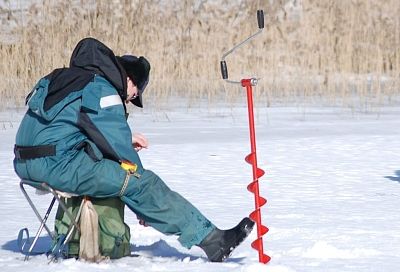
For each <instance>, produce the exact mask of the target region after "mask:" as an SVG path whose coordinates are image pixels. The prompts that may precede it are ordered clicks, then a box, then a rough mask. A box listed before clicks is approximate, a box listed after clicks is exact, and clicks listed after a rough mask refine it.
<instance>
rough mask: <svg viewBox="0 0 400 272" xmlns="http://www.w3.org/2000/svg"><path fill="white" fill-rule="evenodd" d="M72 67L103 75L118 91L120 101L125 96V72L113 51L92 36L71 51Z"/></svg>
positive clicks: (123, 99)
mask: <svg viewBox="0 0 400 272" xmlns="http://www.w3.org/2000/svg"><path fill="white" fill-rule="evenodd" d="M69 66H70V67H71V68H72V67H79V68H83V69H84V70H87V71H93V72H95V73H97V74H99V75H101V76H103V77H105V78H106V79H107V80H108V81H109V82H110V83H111V84H112V85H113V86H114V87H115V88H116V89H117V91H118V94H119V95H120V97H121V99H122V101H125V99H126V97H127V82H126V78H127V75H126V72H125V70H124V69H123V67H122V66H121V64H120V63H119V62H118V60H117V58H116V56H115V55H114V52H113V51H112V50H111V49H110V48H108V47H107V46H106V45H104V44H103V43H102V42H100V41H98V40H96V39H94V38H85V39H83V40H81V41H80V42H79V43H78V44H77V45H76V47H75V49H74V51H73V52H72V55H71V59H70V64H69Z"/></svg>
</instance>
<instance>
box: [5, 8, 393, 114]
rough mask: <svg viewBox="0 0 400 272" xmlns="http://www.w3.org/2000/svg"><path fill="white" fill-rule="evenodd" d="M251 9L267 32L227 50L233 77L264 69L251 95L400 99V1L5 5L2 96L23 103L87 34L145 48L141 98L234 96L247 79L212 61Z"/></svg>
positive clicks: (270, 100)
mask: <svg viewBox="0 0 400 272" xmlns="http://www.w3.org/2000/svg"><path fill="white" fill-rule="evenodd" d="M233 2H234V3H233ZM257 9H263V10H264V12H265V15H266V17H265V26H266V28H265V30H264V31H263V33H262V35H261V36H259V37H258V38H257V39H255V40H254V41H252V42H251V43H250V44H249V45H247V46H246V47H244V48H241V49H239V50H238V51H237V53H236V54H235V55H232V56H229V57H228V58H227V63H228V68H229V74H230V77H231V78H232V79H240V78H242V77H248V76H256V77H259V78H261V81H260V83H259V85H258V87H257V88H256V93H255V94H256V98H255V99H256V101H257V102H259V103H262V105H274V104H277V103H307V104H309V103H318V104H321V103H322V104H323V105H325V104H329V105H338V104H339V105H344V106H349V107H359V106H361V107H363V108H368V107H375V106H379V105H382V104H384V103H388V102H389V103H393V101H396V99H398V97H399V96H398V95H399V85H400V84H399V75H400V41H399V40H400V17H399V16H398V14H400V2H399V1H398V0H386V1H381V0H346V1H337V0H279V1H267V0H263V1H260V0H259V1H254V0H237V1H229V0H219V1H217V0H209V1H207V0H202V1H200V0H181V1H179V0H175V1H160V0H135V1H133V0H132V1H129V0H112V1H106V0H103V1H101V0H91V1H83V0H80V1H78V0H76V1H54V0H44V1H43V3H42V4H36V5H32V6H30V7H29V8H28V9H27V10H23V11H18V10H10V9H7V8H3V9H2V10H0V14H3V16H2V17H1V18H2V26H1V27H2V31H1V34H3V35H2V38H1V40H0V58H1V63H0V80H1V82H2V84H1V85H0V96H1V100H2V101H3V103H2V104H3V105H17V106H20V105H22V103H23V101H24V96H25V95H26V94H27V92H28V91H29V89H30V88H31V86H33V84H34V83H35V82H36V81H37V80H38V79H39V78H40V77H41V76H43V75H45V74H47V73H49V72H50V71H51V70H52V69H54V68H57V67H61V66H66V65H68V62H69V56H70V54H71V52H72V50H73V48H74V46H75V45H76V43H77V42H78V41H79V40H80V39H82V38H84V37H87V36H91V37H95V38H98V39H100V40H101V41H103V42H104V43H105V44H107V45H108V46H109V47H111V48H112V49H113V50H114V52H115V53H116V54H124V53H133V54H137V55H144V56H147V57H148V58H149V60H150V62H151V64H152V74H151V84H150V85H149V87H148V90H147V91H146V92H147V93H146V96H145V100H146V104H147V105H152V106H155V107H163V106H164V105H167V104H169V105H170V104H171V103H172V102H171V101H172V100H175V98H176V97H184V98H187V99H186V100H185V101H187V102H188V103H189V105H193V104H195V103H197V102H198V101H199V99H206V100H207V101H209V102H211V103H213V102H219V101H224V102H235V101H236V100H237V99H238V97H241V96H242V95H244V93H243V90H242V88H241V87H240V86H235V85H230V84H227V83H225V82H224V81H223V80H222V79H221V75H220V71H219V61H220V58H221V56H222V53H223V52H225V51H226V50H228V49H229V48H231V47H232V46H233V45H234V44H236V43H238V42H240V41H242V40H243V39H244V38H246V37H248V36H249V35H250V34H252V33H254V32H255V31H257V22H256V16H255V14H256V10H257ZM11 26H12V27H11ZM4 33H7V35H8V36H4V35H5V34H4ZM4 37H7V38H4ZM396 102H398V101H396Z"/></svg>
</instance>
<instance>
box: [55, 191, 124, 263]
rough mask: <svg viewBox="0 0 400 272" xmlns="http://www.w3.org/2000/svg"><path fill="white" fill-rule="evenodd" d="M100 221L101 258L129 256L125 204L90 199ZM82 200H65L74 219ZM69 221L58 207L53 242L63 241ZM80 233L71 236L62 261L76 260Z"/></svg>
mask: <svg viewBox="0 0 400 272" xmlns="http://www.w3.org/2000/svg"><path fill="white" fill-rule="evenodd" d="M90 200H91V202H92V204H93V207H94V209H95V210H96V212H97V214H98V219H99V250H100V253H101V255H102V256H106V257H109V258H111V259H118V258H122V257H124V256H130V254H131V250H130V238H131V234H130V229H129V226H128V225H127V224H125V223H124V208H125V204H124V203H123V202H122V201H121V199H119V198H106V199H100V198H90ZM81 202H82V198H80V197H74V198H66V199H64V203H65V204H66V207H67V208H68V211H69V212H71V214H73V215H74V216H75V215H76V214H77V213H78V211H79V207H80V205H81ZM70 222H71V220H70V218H69V217H68V216H67V214H65V212H64V210H63V209H62V208H61V207H58V210H57V214H56V219H55V232H56V235H55V237H56V241H54V244H58V243H59V242H60V240H62V239H64V238H65V235H66V234H67V232H68V227H69V226H70ZM79 238H80V237H79V233H78V232H77V231H75V232H74V234H73V237H72V238H71V239H70V241H69V242H68V243H67V247H66V248H64V249H63V252H62V256H63V257H65V258H70V257H78V256H79Z"/></svg>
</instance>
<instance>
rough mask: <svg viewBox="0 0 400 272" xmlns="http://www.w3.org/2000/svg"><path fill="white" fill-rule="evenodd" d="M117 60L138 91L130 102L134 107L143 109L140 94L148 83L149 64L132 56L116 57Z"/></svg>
mask: <svg viewBox="0 0 400 272" xmlns="http://www.w3.org/2000/svg"><path fill="white" fill-rule="evenodd" d="M117 60H118V61H119V63H120V64H121V65H122V67H123V68H124V70H125V72H126V75H127V76H128V77H129V79H130V80H131V81H132V82H133V84H134V85H135V86H136V87H137V89H138V94H137V96H135V97H134V98H133V99H131V100H130V101H131V102H132V103H133V104H134V105H136V106H138V107H140V108H143V104H142V93H143V91H144V89H145V88H146V86H147V83H148V82H149V73H150V63H149V62H148V61H147V59H146V58H144V57H142V56H140V57H136V56H132V55H124V56H117Z"/></svg>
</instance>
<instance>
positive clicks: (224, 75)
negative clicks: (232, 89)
mask: <svg viewBox="0 0 400 272" xmlns="http://www.w3.org/2000/svg"><path fill="white" fill-rule="evenodd" d="M221 74H222V78H223V79H228V67H227V66H226V62H225V61H224V60H221Z"/></svg>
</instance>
